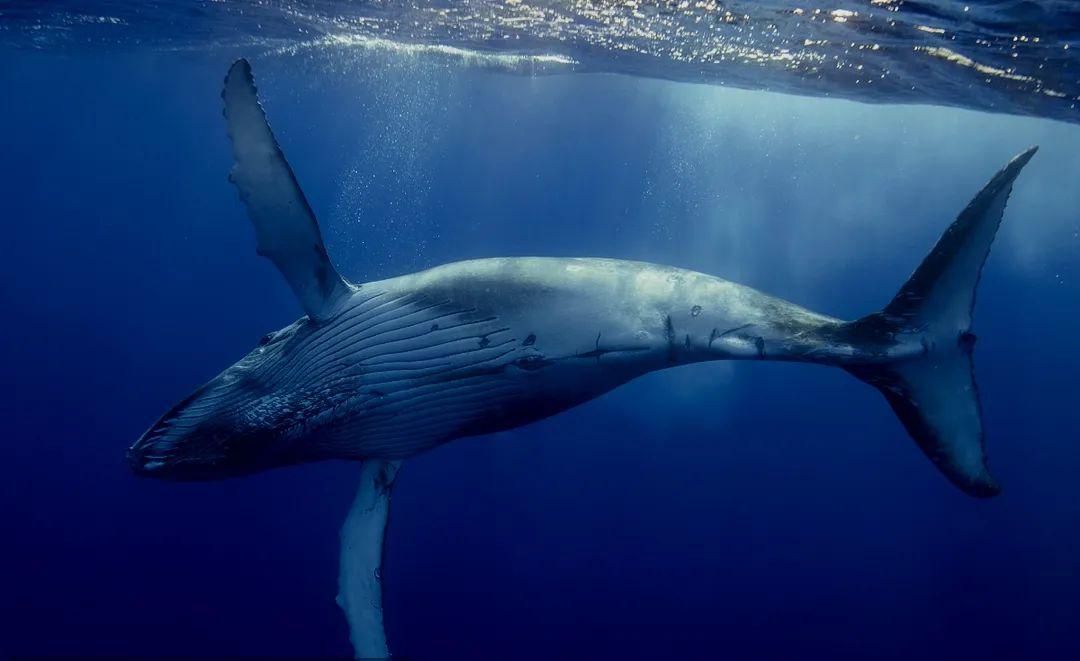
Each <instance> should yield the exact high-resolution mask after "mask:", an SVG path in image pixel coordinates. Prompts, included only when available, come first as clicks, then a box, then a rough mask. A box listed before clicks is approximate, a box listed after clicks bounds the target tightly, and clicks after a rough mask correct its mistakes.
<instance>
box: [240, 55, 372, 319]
mask: <svg viewBox="0 0 1080 661" xmlns="http://www.w3.org/2000/svg"><path fill="white" fill-rule="evenodd" d="M221 98H222V99H224V101H225V119H226V120H227V122H228V125H229V138H230V139H231V140H232V152H233V157H234V158H235V159H236V165H234V166H233V168H232V171H231V172H230V173H229V180H230V181H232V183H234V184H235V185H236V188H237V190H239V191H240V199H241V200H243V202H244V205H245V206H246V207H247V212H248V216H249V217H250V218H251V222H252V223H253V224H254V225H255V238H256V251H257V252H258V253H259V254H260V255H262V256H264V257H268V258H269V259H270V261H272V262H274V265H275V266H277V267H278V270H280V271H281V274H282V275H284V276H285V280H286V281H287V282H288V283H289V286H290V287H292V290H293V293H295V294H296V297H297V299H299V300H300V305H301V306H303V308H304V311H305V312H306V313H307V314H308V316H309V317H311V318H312V319H313V320H315V321H318V320H320V319H325V318H326V317H327V316H329V315H330V314H332V313H333V311H334V310H335V309H336V307H337V303H338V302H340V300H341V299H342V298H343V297H345V296H347V295H348V293H349V292H350V291H351V288H350V286H349V284H348V283H347V282H346V281H345V280H344V279H343V278H342V277H341V276H340V275H339V274H338V272H337V269H335V268H334V265H333V264H332V263H330V258H329V257H328V256H327V254H326V247H325V246H324V245H323V240H322V235H321V234H320V233H319V223H318V221H316V220H315V214H314V213H313V212H312V210H311V206H310V205H309V204H308V201H307V198H305V197H304V192H303V191H302V190H300V184H298V183H297V182H296V177H295V175H293V171H292V168H291V167H289V163H288V161H286V160H285V154H284V153H282V151H281V147H279V146H278V143H277V140H275V139H274V134H273V133H272V132H271V131H270V125H269V124H267V122H266V114H265V113H263V109H262V107H261V106H260V105H259V97H258V94H257V91H256V89H255V81H254V78H253V77H252V75H251V65H250V64H248V62H247V60H245V59H239V60H237V61H236V62H234V63H233V65H232V67H230V68H229V73H228V75H227V76H226V77H225V89H224V90H223V91H222V93H221Z"/></svg>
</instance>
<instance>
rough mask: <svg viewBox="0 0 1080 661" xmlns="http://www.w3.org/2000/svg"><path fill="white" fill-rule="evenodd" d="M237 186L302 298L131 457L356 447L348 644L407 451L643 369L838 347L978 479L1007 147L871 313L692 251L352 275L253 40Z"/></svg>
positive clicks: (372, 638) (236, 133) (828, 358)
mask: <svg viewBox="0 0 1080 661" xmlns="http://www.w3.org/2000/svg"><path fill="white" fill-rule="evenodd" d="M222 96H223V98H224V101H225V116H226V119H227V122H228V132H229V136H230V138H231V140H232V149H233V155H234V157H235V160H236V165H235V167H234V168H233V170H232V172H231V174H230V179H231V181H232V182H233V183H234V184H235V185H236V187H237V189H238V190H239V193H240V198H241V199H242V201H243V203H244V205H245V206H246V208H247V212H248V215H249V217H250V218H251V221H252V223H253V224H254V227H255V233H256V238H257V247H258V252H259V254H261V255H264V256H266V257H268V258H270V259H271V260H272V261H273V263H274V264H275V265H276V266H277V267H278V269H279V270H280V271H281V273H282V274H283V275H284V277H285V279H286V281H287V282H288V284H289V286H290V287H291V289H292V290H293V292H294V293H295V294H296V296H297V298H298V300H299V302H300V304H301V307H302V308H303V309H304V312H305V313H306V314H305V316H304V317H302V318H301V319H299V320H298V321H296V322H295V323H293V324H291V325H290V326H287V327H286V328H283V329H281V330H279V331H276V332H273V333H269V334H268V335H266V336H265V337H264V338H263V339H262V341H260V342H259V345H258V346H257V347H255V348H254V349H253V350H252V351H251V352H250V353H249V354H248V355H247V356H245V357H244V358H242V359H241V360H240V361H239V362H237V363H236V364H235V365H233V366H231V367H229V368H227V369H226V370H225V371H224V372H222V373H221V374H220V375H218V376H217V377H215V378H214V379H213V380H211V381H210V382H208V383H207V384H206V385H204V386H202V387H201V388H199V389H198V390H197V391H196V392H195V393H193V394H191V395H190V396H188V397H187V398H185V399H184V400H183V401H181V402H180V403H179V404H177V405H176V406H175V407H173V408H172V409H171V410H170V411H169V412H167V413H166V414H165V415H164V416H162V417H161V419H159V420H158V421H157V422H156V423H155V424H154V425H153V426H152V427H151V428H150V429H149V430H147V431H146V433H145V434H143V436H142V437H141V438H140V439H139V440H138V441H137V442H136V443H135V444H134V445H133V446H132V447H131V448H130V450H129V451H128V459H129V462H130V464H131V467H132V469H133V470H134V471H135V472H136V473H138V474H141V475H147V476H153V477H159V478H167V479H215V478H221V477H227V476H233V475H243V474H248V473H252V472H256V471H261V470H265V469H268V468H272V467H275V466H282V465H288V464H295V463H300V462H308V461H317V460H322V459H351V460H359V461H361V462H364V463H363V465H362V467H361V485H360V489H359V492H358V494H357V498H356V501H355V503H354V505H353V509H352V510H351V512H350V514H349V517H348V519H347V522H346V524H345V527H344V528H343V530H342V558H341V579H340V590H341V592H340V594H339V596H338V603H339V604H341V606H342V608H343V609H344V610H345V613H346V616H347V618H348V619H349V623H350V631H351V636H352V640H353V644H354V647H355V649H356V652H357V655H358V656H385V655H386V654H387V653H388V652H387V645H386V640H385V636H384V633H383V630H382V614H381V605H380V604H381V601H380V599H381V588H380V585H379V583H380V581H379V571H380V570H379V566H380V563H381V552H382V543H383V530H384V527H385V524H386V516H387V512H388V507H389V498H390V491H391V487H392V485H393V482H394V478H395V476H396V474H397V470H398V468H399V465H400V462H401V461H402V460H404V459H407V458H409V457H411V456H413V455H416V454H417V453H420V452H423V451H424V450H427V449H430V448H432V447H435V446H437V445H440V444H442V443H446V442H447V441H451V440H454V439H457V438H461V437H465V436H472V435H477V434H484V433H489V432H495V431H499V430H506V429H511V428H514V427H517V426H520V425H523V424H527V423H529V422H532V421H535V420H539V419H541V418H544V417H547V416H550V415H553V414H555V413H558V412H560V411H563V410H566V409H567V408H570V407H572V406H575V405H577V404H580V403H582V402H585V401H588V400H590V399H592V398H595V397H597V396H598V395H600V394H602V393H604V392H607V391H609V390H611V389H612V388H615V387H617V386H619V385H620V384H623V383H626V382H627V381H629V380H631V379H634V378H636V377H638V376H641V375H643V374H646V373H648V372H652V371H655V370H660V369H665V368H668V367H673V366H677V365H682V364H687V363H693V362H700V361H712V360H774V361H792V362H810V363H820V364H825V365H832V366H836V367H840V368H842V369H845V370H847V371H848V372H850V373H851V374H853V375H855V376H856V377H858V378H859V379H862V380H863V381H866V382H867V383H870V384H872V385H873V386H875V387H876V388H878V389H879V390H880V391H881V392H882V393H883V394H884V396H885V398H886V400H887V401H888V402H889V404H890V405H891V406H892V408H893V410H894V411H895V412H896V413H897V415H898V417H899V418H900V420H901V422H902V424H903V425H904V427H905V428H906V429H907V431H908V433H909V434H910V435H911V436H912V438H913V439H914V440H915V442H916V443H917V444H918V446H919V447H920V448H921V449H922V450H923V452H925V453H926V455H927V456H928V457H929V458H930V459H931V460H932V461H933V463H934V464H935V465H936V466H937V467H938V468H939V469H940V470H941V471H942V472H943V473H944V474H945V476H946V477H947V478H948V479H949V480H951V481H952V482H953V483H954V484H956V485H957V486H958V487H959V488H960V489H962V490H963V491H964V492H966V493H968V494H970V495H973V496H979V497H984V496H992V495H995V494H997V493H998V486H997V483H996V482H995V480H994V479H993V478H992V477H991V475H990V473H989V471H988V469H987V466H986V453H985V450H984V444H983V429H982V421H981V414H980V409H979V401H978V393H977V389H976V386H975V381H974V377H973V371H972V351H973V347H974V343H975V336H974V334H973V333H972V331H971V323H972V309H973V306H974V293H975V288H976V285H977V284H978V280H979V275H980V272H981V270H982V267H983V263H984V262H985V260H986V257H987V255H988V253H989V250H990V245H991V243H992V241H993V239H994V235H995V233H996V232H997V228H998V226H999V224H1000V222H1001V219H1002V217H1003V214H1004V209H1005V204H1006V201H1007V200H1008V197H1009V194H1010V192H1011V189H1012V185H1013V182H1014V180H1015V179H1016V177H1017V175H1018V174H1019V173H1020V170H1021V169H1022V168H1023V167H1024V165H1025V164H1026V163H1027V162H1028V160H1029V159H1030V158H1031V157H1032V155H1034V153H1035V150H1036V148H1034V147H1033V148H1031V149H1028V150H1027V151H1025V152H1023V153H1021V154H1020V155H1018V156H1017V157H1016V158H1014V159H1013V160H1012V161H1011V162H1009V164H1008V165H1006V166H1005V167H1004V168H1003V169H1002V170H1001V171H1000V172H998V173H997V174H996V175H995V176H994V177H993V178H992V179H991V181H990V182H989V183H988V184H987V185H986V186H985V187H984V188H983V190H982V191H981V192H979V194H978V195H977V196H976V197H975V198H974V200H972V202H971V203H970V204H969V205H968V206H967V208H965V209H964V210H963V211H962V212H961V214H960V216H959V217H958V218H957V219H956V221H955V222H954V223H953V224H952V225H951V226H950V227H949V228H948V229H947V230H946V232H945V234H944V235H943V236H942V238H941V239H940V241H939V242H938V243H937V245H936V246H935V247H934V249H933V250H932V251H931V253H930V254H929V255H928V256H927V257H926V259H925V260H924V261H923V263H922V264H921V265H920V266H919V267H918V269H917V270H916V271H915V272H914V274H912V275H911V277H910V278H909V279H908V280H907V282H906V283H905V284H904V285H903V287H902V288H901V290H900V292H899V293H898V294H897V295H896V297H895V298H894V299H893V300H892V301H891V302H890V303H889V304H888V305H887V306H886V307H885V308H884V309H883V310H882V311H880V312H877V313H873V314H870V315H868V316H866V317H863V318H861V319H857V320H855V321H843V320H840V319H836V318H833V317H831V316H828V315H824V314H819V313H816V312H812V311H810V310H807V309H804V308H802V307H800V306H798V305H795V304H793V303H789V302H787V301H784V300H782V299H779V298H775V297H773V296H769V295H766V294H764V293H761V292H758V291H756V290H754V289H751V288H749V287H746V286H743V285H740V284H737V283H733V282H729V281H727V280H723V279H720V278H716V277H713V276H710V275H705V274H702V273H696V272H693V271H688V270H684V269H678V268H673V267H667V266H659V265H655V264H647V263H641V262H631V261H621V260H615V259H599V258H576V259H567V258H545V257H523V258H493V259H480V260H472V261H465V262H459V263H454V264H448V265H445V266H440V267H437V268H433V269H430V270H427V271H422V272H420V273H414V274H410V275H405V276H400V277H396V278H391V279H388V280H382V281H377V282H369V283H364V284H360V285H355V284H351V283H349V282H347V281H346V280H345V279H344V278H343V277H342V276H341V275H340V274H339V273H338V271H337V270H336V269H335V268H334V266H333V264H332V263H331V261H330V258H329V257H328V255H327V251H326V249H325V247H324V244H323V241H322V238H321V236H320V232H319V227H318V223H317V222H316V219H315V215H314V213H313V212H312V209H311V207H310V205H309V204H308V202H307V200H306V199H305V197H304V194H303V192H302V191H301V189H300V186H299V185H298V183H297V180H296V178H295V176H294V175H293V172H292V169H291V168H290V166H289V164H288V162H287V161H286V160H285V156H284V154H283V153H282V151H281V149H280V147H279V146H278V144H277V142H276V140H275V138H274V136H273V134H272V132H271V130H270V127H269V125H268V124H267V122H266V117H265V115H264V113H263V110H262V108H261V107H260V105H259V102H258V97H257V94H256V90H255V86H254V83H253V78H252V75H251V69H250V66H249V65H248V63H247V62H246V61H245V60H239V61H237V62H236V63H235V64H234V65H233V66H232V68H231V69H230V70H229V73H228V76H227V77H226V80H225V90H224V92H223V94H222Z"/></svg>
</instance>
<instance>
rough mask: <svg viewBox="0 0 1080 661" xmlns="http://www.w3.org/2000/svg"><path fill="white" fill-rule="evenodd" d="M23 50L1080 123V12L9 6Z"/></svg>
mask: <svg viewBox="0 0 1080 661" xmlns="http://www.w3.org/2000/svg"><path fill="white" fill-rule="evenodd" d="M0 40H3V41H6V42H8V43H11V44H15V45H18V46H20V47H25V48H43V49H59V48H71V47H79V46H102V45H104V46H109V47H133V46H147V45H149V46H152V47H157V48H177V49H209V48H220V47H234V46H241V45H242V46H247V47H252V46H257V47H259V48H262V49H268V50H281V51H286V52H298V51H303V50H312V49H326V48H368V49H370V48H375V49H393V50H405V51H431V52H433V53H435V54H438V55H441V56H445V57H451V58H464V59H469V60H473V61H474V62H476V63H478V64H483V65H489V66H498V67H506V68H511V69H515V70H520V71H525V72H529V73H535V72H538V71H543V72H552V71H578V72H620V73H627V74H633V75H639V76H648V77H659V78H671V79H677V80H686V81H698V82H706V83H718V84H725V85H734V86H738V87H744V88H751V89H768V90H774V91H785V92H794V93H798V94H810V95H822V96H837V97H844V98H850V99H856V100H860V101H868V102H904V103H930V104H941V105H951V106H960V107H967V108H977V109H983V110H991V111H997V112H1007V113H1015V114H1028V115H1036V116H1041V117H1048V118H1054V119H1060V120H1065V121H1070V122H1075V121H1078V119H1080V110H1078V102H1080V64H1078V60H1077V53H1078V52H1080V2H1030V1H1025V0H1012V1H999V2H974V1H969V2H948V1H945V0H937V1H935V0H926V1H921V2H914V1H910V0H908V1H905V0H863V1H851V0H836V1H835V2H831V3H812V2H747V1H739V0H733V1H731V2H717V1H715V0H670V1H666V2H648V1H645V0H623V1H606V2H598V1H595V0H590V1H583V0H574V1H569V2H567V1H562V2H558V1H550V0H468V1H460V2H445V1H442V2H440V1H415V2H393V1H385V2H356V3H345V2H327V1H322V0H307V1H296V2H276V1H269V0H268V1H264V2H243V1H237V0H210V1H207V0H203V1H200V2H162V1H158V2H133V1H127V2H124V1H115V2H93V3H90V2H36V1H29V2H4V3H0Z"/></svg>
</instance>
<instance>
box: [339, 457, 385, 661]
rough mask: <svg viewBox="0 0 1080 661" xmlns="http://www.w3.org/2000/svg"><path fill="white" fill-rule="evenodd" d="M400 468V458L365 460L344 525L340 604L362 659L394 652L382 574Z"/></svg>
mask: <svg viewBox="0 0 1080 661" xmlns="http://www.w3.org/2000/svg"><path fill="white" fill-rule="evenodd" d="M400 467H401V462H400V461H385V460H381V459H369V460H367V461H365V462H364V464H363V466H362V467H361V469H360V487H359V488H358V489H357V492H356V498H355V499H354V500H353V504H352V508H351V509H350V510H349V514H348V516H347V517H346V518H345V524H344V525H343V526H342V527H341V565H340V572H339V574H338V596H337V603H338V606H341V610H343V611H345V619H347V620H348V621H349V638H350V639H351V640H352V644H353V649H354V650H355V652H356V658H358V659H367V658H386V657H389V656H390V652H389V649H388V648H387V645H386V632H385V631H384V629H383V613H382V576H381V572H382V554H383V538H384V536H385V533H386V520H387V516H388V515H389V513H390V492H391V490H392V489H393V486H394V480H395V479H396V477H397V472H398V468H400Z"/></svg>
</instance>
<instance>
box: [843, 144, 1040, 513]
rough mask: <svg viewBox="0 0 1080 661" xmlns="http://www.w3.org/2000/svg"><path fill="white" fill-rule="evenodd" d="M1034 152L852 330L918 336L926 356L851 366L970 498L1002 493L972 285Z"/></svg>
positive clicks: (1001, 177) (979, 198)
mask: <svg viewBox="0 0 1080 661" xmlns="http://www.w3.org/2000/svg"><path fill="white" fill-rule="evenodd" d="M1037 149H1038V148H1037V147H1032V148H1031V149H1028V150H1027V151H1025V152H1024V153H1022V154H1020V155H1019V156H1017V157H1015V158H1014V159H1013V160H1012V161H1010V162H1009V164H1008V165H1006V166H1005V167H1004V168H1003V169H1002V170H1001V171H1000V172H998V173H997V174H996V175H995V176H994V178H993V179H991V180H990V183H988V184H987V185H986V186H985V187H984V188H983V189H982V190H981V191H980V192H979V194H978V195H976V196H975V199H973V200H972V201H971V203H970V204H968V205H967V208H965V209H964V210H963V211H962V212H961V213H960V216H959V217H958V218H957V219H956V222H954V223H953V224H952V225H950V226H949V229H948V230H946V231H945V234H944V235H942V237H941V239H939V240H938V242H937V245H935V246H934V249H933V250H932V251H931V252H930V254H929V255H927V257H926V259H924V260H923V262H922V264H920V265H919V268H917V269H916V270H915V272H914V273H913V274H912V275H911V277H910V278H908V281H907V282H906V283H904V286H903V287H902V288H901V289H900V292H899V293H898V294H897V295H896V297H895V298H893V300H892V301H891V302H890V303H889V304H888V305H887V306H886V307H885V309H884V310H882V311H881V312H878V313H875V314H872V315H870V316H868V317H864V318H862V319H860V320H858V321H856V322H853V324H852V326H853V329H854V330H856V331H859V332H861V333H864V334H870V335H872V336H875V337H879V338H880V337H882V336H885V337H888V338H891V340H892V341H894V342H895V341H899V340H902V339H904V337H905V336H907V337H908V338H916V337H917V338H918V339H919V341H921V343H922V347H923V352H922V355H920V356H917V357H914V358H906V359H901V360H899V361H897V362H892V363H883V364H872V365H860V366H853V367H848V368H847V369H848V371H850V372H851V373H852V374H854V375H855V376H857V377H858V378H860V379H862V380H863V381H866V382H867V383H869V384H871V385H873V386H874V387H876V388H877V389H878V390H880V391H881V392H882V394H884V395H885V399H886V400H888V402H889V404H890V405H891V406H892V408H893V411H895V412H896V415H897V416H898V417H899V418H900V421H901V422H902V423H903V424H904V427H905V428H906V429H907V431H908V433H909V434H911V436H912V438H914V439H915V442H916V443H917V444H918V445H919V447H920V448H922V451H923V452H925V453H926V456H928V457H929V458H930V460H931V461H933V462H934V464H935V465H936V466H937V467H938V468H939V469H940V470H941V471H942V472H943V473H944V474H945V476H946V477H948V478H949V479H950V480H951V481H952V482H953V483H954V484H956V486H958V487H960V488H961V489H962V490H964V492H965V493H967V494H969V495H972V496H977V497H988V496H994V495H997V494H998V492H999V491H1000V489H999V487H998V485H997V482H996V481H995V480H994V478H993V477H992V476H991V475H990V472H989V470H988V469H987V466H986V451H985V447H984V444H983V428H982V414H981V411H980V407H979V393H978V389H977V388H976V385H975V373H974V365H973V362H972V350H973V348H974V345H975V335H974V334H972V332H971V317H972V310H973V308H974V306H975V288H976V286H977V285H978V284H979V276H980V273H981V272H982V267H983V264H984V263H985V261H986V257H987V255H988V254H989V253H990V245H991V244H992V243H993V241H994V235H995V234H997V230H998V227H999V226H1000V225H1001V219H1002V216H1003V214H1004V211H1005V204H1006V202H1007V201H1008V199H1009V193H1010V192H1012V185H1013V182H1014V181H1015V180H1016V177H1017V175H1018V174H1020V170H1021V169H1023V167H1024V165H1026V164H1027V162H1028V161H1029V160H1031V157H1032V156H1034V155H1035V151H1036V150H1037Z"/></svg>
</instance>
